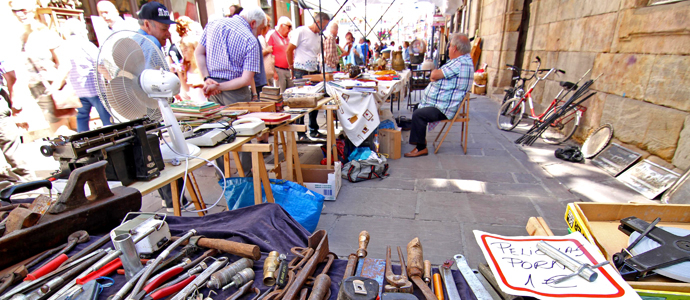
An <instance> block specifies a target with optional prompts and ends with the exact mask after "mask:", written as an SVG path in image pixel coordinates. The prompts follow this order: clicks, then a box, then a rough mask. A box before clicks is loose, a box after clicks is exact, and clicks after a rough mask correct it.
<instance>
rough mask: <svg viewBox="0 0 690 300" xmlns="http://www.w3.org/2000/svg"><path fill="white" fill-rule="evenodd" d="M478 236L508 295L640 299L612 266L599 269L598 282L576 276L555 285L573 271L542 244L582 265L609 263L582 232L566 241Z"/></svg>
mask: <svg viewBox="0 0 690 300" xmlns="http://www.w3.org/2000/svg"><path fill="white" fill-rule="evenodd" d="M474 236H475V238H476V239H477V242H478V243H479V247H480V248H481V249H482V252H483V253H484V257H485V258H486V261H487V262H488V264H489V266H490V267H491V271H493V273H494V275H495V276H496V279H497V281H498V285H499V286H500V287H501V290H503V291H504V292H505V293H508V294H511V295H519V296H531V297H537V298H540V299H576V298H577V299H594V298H607V299H640V297H639V296H638V295H637V294H636V293H635V291H633V289H632V288H631V287H630V285H628V284H627V283H626V282H625V281H624V280H623V278H621V276H620V275H619V274H618V272H617V271H616V270H615V269H614V268H613V267H612V266H611V265H607V266H604V267H602V268H599V269H597V270H596V272H597V273H599V276H598V278H597V280H595V281H594V282H589V281H587V280H585V279H583V278H582V277H579V276H576V277H572V278H570V279H568V280H566V281H564V282H561V283H558V284H555V283H554V280H556V279H557V278H559V277H562V276H565V275H569V274H571V273H573V271H571V270H569V269H567V268H565V267H564V266H563V265H561V264H559V263H557V262H556V261H554V260H553V259H551V258H550V257H549V256H547V255H546V254H544V253H542V252H541V251H540V250H539V249H538V248H537V243H538V242H539V241H542V240H544V241H547V242H548V243H549V244H551V245H552V246H554V247H556V248H558V249H559V250H560V251H562V252H564V253H566V254H567V255H569V256H570V257H572V258H573V259H575V260H577V261H579V262H581V263H588V264H590V265H595V264H597V263H599V262H603V261H604V260H605V258H604V257H603V256H602V255H601V254H600V253H599V252H598V251H597V249H596V247H595V246H592V244H590V243H589V242H587V240H586V239H585V238H584V237H583V236H582V234H580V233H579V232H576V233H572V234H569V235H567V236H562V237H558V236H550V237H533V236H528V237H504V236H500V235H495V234H490V233H486V232H482V231H478V230H475V231H474Z"/></svg>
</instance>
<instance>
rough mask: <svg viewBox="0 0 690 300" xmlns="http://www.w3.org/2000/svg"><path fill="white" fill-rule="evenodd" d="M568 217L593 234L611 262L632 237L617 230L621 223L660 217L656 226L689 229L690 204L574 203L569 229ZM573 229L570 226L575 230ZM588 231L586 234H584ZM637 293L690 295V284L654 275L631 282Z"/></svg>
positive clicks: (596, 242) (572, 204)
mask: <svg viewBox="0 0 690 300" xmlns="http://www.w3.org/2000/svg"><path fill="white" fill-rule="evenodd" d="M569 215H572V216H573V217H574V219H572V220H574V221H573V222H572V223H573V224H576V225H577V226H575V228H576V227H579V228H581V229H582V230H583V231H584V232H583V231H580V230H578V231H580V232H583V234H584V235H585V237H587V234H586V233H588V234H590V235H591V237H592V239H593V240H594V243H595V244H596V245H597V246H598V247H599V250H601V252H602V254H604V256H605V257H606V258H607V259H608V260H609V261H611V256H612V255H613V254H615V253H616V252H620V251H621V249H623V248H626V247H627V246H628V239H629V236H628V235H626V234H625V233H623V232H621V231H620V230H618V225H620V220H621V219H623V218H627V217H632V216H635V217H638V218H640V219H642V220H644V221H647V222H650V223H651V222H652V221H654V219H655V218H657V217H659V218H661V222H660V223H659V224H658V225H657V226H669V227H679V228H683V229H688V230H690V205H683V204H675V205H674V204H664V205H659V204H634V203H630V204H620V203H584V202H578V203H571V204H569V205H568V209H567V210H566V217H565V218H566V221H567V222H568V226H570V224H571V222H570V220H569ZM572 228H573V227H571V230H572ZM585 232H586V233H585ZM628 283H629V284H630V286H632V287H633V288H634V289H636V290H646V291H647V292H649V291H664V292H672V293H671V294H673V295H681V296H690V294H687V293H690V283H685V282H679V281H675V280H672V279H668V278H665V277H663V276H654V277H651V278H647V279H644V280H640V281H628Z"/></svg>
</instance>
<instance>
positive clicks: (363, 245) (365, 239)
mask: <svg viewBox="0 0 690 300" xmlns="http://www.w3.org/2000/svg"><path fill="white" fill-rule="evenodd" d="M367 246H369V232H367V231H366V230H362V232H360V233H359V249H357V256H358V257H360V258H362V257H366V256H367Z"/></svg>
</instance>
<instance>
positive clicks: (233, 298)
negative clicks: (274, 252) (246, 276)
mask: <svg viewBox="0 0 690 300" xmlns="http://www.w3.org/2000/svg"><path fill="white" fill-rule="evenodd" d="M250 270H251V269H250ZM252 284H254V280H249V281H247V283H245V284H244V285H243V286H241V287H240V288H238V289H237V291H235V292H234V293H232V295H230V297H228V298H226V299H225V300H237V299H239V298H240V297H242V296H244V294H246V293H247V292H248V291H250V290H251V288H252Z"/></svg>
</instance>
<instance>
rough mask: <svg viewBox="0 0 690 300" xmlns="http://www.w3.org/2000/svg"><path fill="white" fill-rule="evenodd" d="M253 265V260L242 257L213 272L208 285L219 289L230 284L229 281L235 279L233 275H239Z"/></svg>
mask: <svg viewBox="0 0 690 300" xmlns="http://www.w3.org/2000/svg"><path fill="white" fill-rule="evenodd" d="M252 267H254V261H253V260H251V259H248V258H242V259H240V260H238V261H236V262H234V263H232V264H230V265H228V266H227V267H225V268H223V269H221V270H219V271H218V272H215V273H213V274H212V275H211V278H210V279H209V280H208V283H206V286H207V287H208V288H210V289H219V288H221V287H223V286H225V285H226V284H228V282H231V281H233V279H234V278H233V277H234V276H235V275H237V273H239V272H240V271H242V270H245V269H247V268H249V269H251V268H252ZM253 277H254V275H252V278H253Z"/></svg>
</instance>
